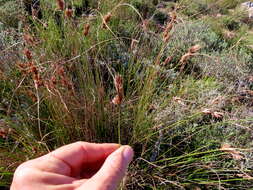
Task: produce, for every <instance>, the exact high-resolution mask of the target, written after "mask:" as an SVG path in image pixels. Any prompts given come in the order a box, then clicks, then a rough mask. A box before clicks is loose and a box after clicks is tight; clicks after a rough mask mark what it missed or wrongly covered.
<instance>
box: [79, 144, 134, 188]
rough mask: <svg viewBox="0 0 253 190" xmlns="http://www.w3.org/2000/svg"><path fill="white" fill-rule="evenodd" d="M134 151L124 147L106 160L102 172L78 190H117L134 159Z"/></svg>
mask: <svg viewBox="0 0 253 190" xmlns="http://www.w3.org/2000/svg"><path fill="white" fill-rule="evenodd" d="M133 154H134V153H133V149H132V148H131V147H130V146H122V147H120V148H119V149H117V150H116V151H114V152H113V153H112V154H110V155H109V156H108V157H107V159H106V160H105V162H104V164H103V166H102V167H101V168H100V170H99V171H98V172H97V173H96V174H95V175H94V176H93V177H92V178H91V179H89V180H88V181H86V182H85V183H84V184H83V185H81V186H80V187H79V188H78V190H90V189H92V190H115V189H116V188H117V186H118V184H119V183H120V181H121V180H122V179H123V177H124V175H125V173H126V171H127V168H128V165H129V164H130V162H131V161H132V159H133Z"/></svg>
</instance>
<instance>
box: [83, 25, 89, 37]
mask: <svg viewBox="0 0 253 190" xmlns="http://www.w3.org/2000/svg"><path fill="white" fill-rule="evenodd" d="M89 31H90V24H89V23H88V24H85V25H84V27H83V35H84V36H88V34H89Z"/></svg>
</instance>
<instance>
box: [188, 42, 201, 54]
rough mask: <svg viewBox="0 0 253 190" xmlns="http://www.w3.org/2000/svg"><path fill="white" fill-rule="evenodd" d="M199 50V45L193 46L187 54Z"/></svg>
mask: <svg viewBox="0 0 253 190" xmlns="http://www.w3.org/2000/svg"><path fill="white" fill-rule="evenodd" d="M200 49H201V46H200V45H199V44H197V45H195V46H192V47H191V48H190V49H189V51H188V52H189V53H197V52H198V51H199V50H200Z"/></svg>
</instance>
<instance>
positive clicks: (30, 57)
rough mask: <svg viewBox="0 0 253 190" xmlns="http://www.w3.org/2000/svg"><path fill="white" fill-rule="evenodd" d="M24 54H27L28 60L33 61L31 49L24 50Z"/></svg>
mask: <svg viewBox="0 0 253 190" xmlns="http://www.w3.org/2000/svg"><path fill="white" fill-rule="evenodd" d="M24 54H25V56H26V58H27V59H28V60H31V59H32V52H31V51H30V50H29V49H27V48H25V49H24Z"/></svg>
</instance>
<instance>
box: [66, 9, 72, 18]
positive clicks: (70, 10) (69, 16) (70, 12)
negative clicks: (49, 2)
mask: <svg viewBox="0 0 253 190" xmlns="http://www.w3.org/2000/svg"><path fill="white" fill-rule="evenodd" d="M72 16H73V9H71V8H67V9H66V10H65V17H66V18H71V17H72Z"/></svg>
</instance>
